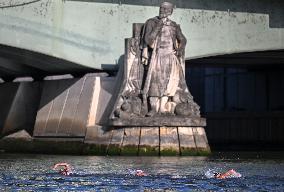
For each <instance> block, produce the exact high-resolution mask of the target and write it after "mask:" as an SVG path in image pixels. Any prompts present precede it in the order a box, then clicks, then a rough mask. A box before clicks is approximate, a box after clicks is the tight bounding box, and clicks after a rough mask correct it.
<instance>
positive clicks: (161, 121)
mask: <svg viewBox="0 0 284 192" xmlns="http://www.w3.org/2000/svg"><path fill="white" fill-rule="evenodd" d="M109 125H111V126H120V127H134V126H136V127H139V126H143V127H155V126H159V127H161V126H168V127H173V126H176V127H182V126H186V127H205V126H206V119H204V118H200V117H180V116H168V117H167V116H161V117H131V118H129V119H121V118H119V119H113V120H112V121H110V122H109Z"/></svg>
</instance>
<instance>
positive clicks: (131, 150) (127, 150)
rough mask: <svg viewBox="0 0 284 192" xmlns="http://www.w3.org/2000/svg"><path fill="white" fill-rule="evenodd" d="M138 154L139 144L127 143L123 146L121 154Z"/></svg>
mask: <svg viewBox="0 0 284 192" xmlns="http://www.w3.org/2000/svg"><path fill="white" fill-rule="evenodd" d="M137 154H138V146H135V145H127V146H123V147H122V148H121V155H133V156H135V155H137Z"/></svg>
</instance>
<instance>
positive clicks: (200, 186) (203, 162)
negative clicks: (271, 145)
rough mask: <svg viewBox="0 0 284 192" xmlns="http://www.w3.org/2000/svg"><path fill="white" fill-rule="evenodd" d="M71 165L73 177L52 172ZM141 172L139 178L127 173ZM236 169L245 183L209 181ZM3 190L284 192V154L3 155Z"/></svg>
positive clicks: (0, 164) (0, 171)
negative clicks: (212, 175)
mask: <svg viewBox="0 0 284 192" xmlns="http://www.w3.org/2000/svg"><path fill="white" fill-rule="evenodd" d="M58 162H67V163H69V164H71V165H72V166H73V170H74V173H73V175H71V176H62V175H60V174H58V173H57V172H55V171H53V170H52V169H51V167H52V166H53V165H54V164H55V163H58ZM136 169H142V170H144V171H145V172H146V173H148V176H145V177H138V176H135V175H132V174H130V171H129V170H136ZM212 169H213V170H216V171H226V170H229V169H235V170H236V171H238V172H239V173H241V174H242V177H241V178H230V179H213V178H207V177H206V176H205V173H206V172H207V171H208V170H212ZM0 189H1V190H2V191H284V158H283V154H281V156H279V155H278V154H272V155H270V154H269V153H268V154H266V155H262V154H258V153H253V154H251V153H246V154H245V155H244V154H242V153H237V152H235V153H231V154H226V153H217V154H215V155H213V156H211V157H109V156H106V157H104V156H61V155H34V154H1V155H0Z"/></svg>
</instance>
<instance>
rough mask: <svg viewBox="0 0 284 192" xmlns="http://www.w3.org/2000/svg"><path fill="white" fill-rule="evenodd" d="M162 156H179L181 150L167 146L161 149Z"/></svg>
mask: <svg viewBox="0 0 284 192" xmlns="http://www.w3.org/2000/svg"><path fill="white" fill-rule="evenodd" d="M160 155H161V156H177V155H179V151H177V150H176V149H174V148H165V149H162V150H161V151H160Z"/></svg>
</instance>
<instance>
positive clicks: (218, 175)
mask: <svg viewBox="0 0 284 192" xmlns="http://www.w3.org/2000/svg"><path fill="white" fill-rule="evenodd" d="M241 176H242V175H241V174H240V173H238V172H236V171H235V170H234V169H231V170H229V171H227V172H225V173H218V172H215V173H214V178H216V179H227V178H232V177H241Z"/></svg>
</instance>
